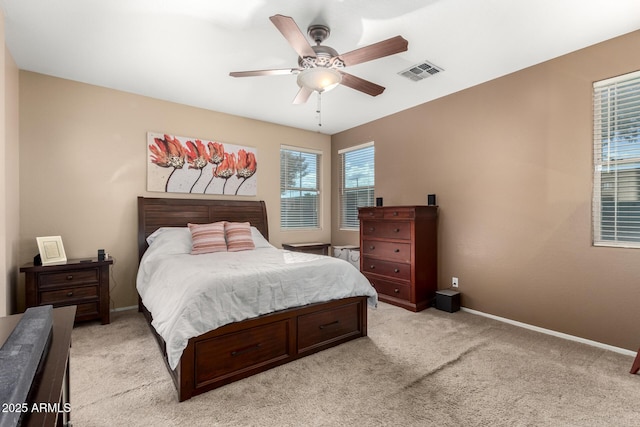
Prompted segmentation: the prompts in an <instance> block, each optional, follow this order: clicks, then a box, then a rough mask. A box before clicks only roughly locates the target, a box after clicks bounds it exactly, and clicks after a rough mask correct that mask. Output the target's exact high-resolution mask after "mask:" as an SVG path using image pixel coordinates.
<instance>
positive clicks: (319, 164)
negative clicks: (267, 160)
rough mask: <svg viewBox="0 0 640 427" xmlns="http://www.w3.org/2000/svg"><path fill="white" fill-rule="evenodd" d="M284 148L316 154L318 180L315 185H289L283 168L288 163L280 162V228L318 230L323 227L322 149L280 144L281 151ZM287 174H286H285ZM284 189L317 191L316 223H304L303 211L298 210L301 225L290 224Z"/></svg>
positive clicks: (285, 229)
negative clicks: (283, 175) (284, 180)
mask: <svg viewBox="0 0 640 427" xmlns="http://www.w3.org/2000/svg"><path fill="white" fill-rule="evenodd" d="M283 150H286V151H288V152H292V153H299V154H304V155H311V156H316V171H315V174H316V182H315V186H314V187H303V186H302V185H300V186H288V185H287V184H286V183H284V182H282V181H283V179H282V168H284V167H285V166H286V165H284V164H282V163H281V164H280V171H281V172H280V173H281V175H280V229H281V230H282V231H302V230H318V229H321V228H322V227H321V224H322V208H321V205H322V198H321V195H322V191H321V183H322V180H321V170H322V154H323V153H322V151H319V150H314V149H311V148H302V147H293V146H289V145H281V146H280V153H282V152H283ZM285 176H286V174H285ZM283 191H299V192H301V193H303V192H306V193H313V192H315V193H316V202H315V204H316V206H315V211H316V212H315V219H316V221H315V224H303V223H302V221H304V217H303V214H302V212H298V213H297V215H298V216H299V217H298V218H297V221H301V223H300V224H299V225H294V224H292V223H291V224H290V223H288V222H287V221H286V218H287V215H286V214H285V209H286V207H285V206H284V200H285V199H287V198H286V197H283ZM292 219H294V220H295V217H293V218H292Z"/></svg>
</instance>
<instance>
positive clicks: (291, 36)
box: [269, 15, 316, 58]
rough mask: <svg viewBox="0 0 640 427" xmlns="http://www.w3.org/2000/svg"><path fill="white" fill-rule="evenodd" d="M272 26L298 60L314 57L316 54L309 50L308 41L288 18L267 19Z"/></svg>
mask: <svg viewBox="0 0 640 427" xmlns="http://www.w3.org/2000/svg"><path fill="white" fill-rule="evenodd" d="M269 19H270V20H271V22H273V25H275V26H276V28H277V29H278V30H280V32H281V33H282V35H283V36H284V38H285V39H287V41H288V42H289V44H290V45H291V47H293V50H295V51H296V52H297V53H298V55H299V56H300V58H304V57H305V56H311V57H314V58H315V56H316V53H315V52H314V51H313V49H312V48H311V45H310V44H309V41H308V40H307V38H306V37H305V35H304V34H303V33H302V31H300V28H299V27H298V25H297V24H296V21H294V20H293V18H291V17H290V16H284V15H273V16H271V17H269Z"/></svg>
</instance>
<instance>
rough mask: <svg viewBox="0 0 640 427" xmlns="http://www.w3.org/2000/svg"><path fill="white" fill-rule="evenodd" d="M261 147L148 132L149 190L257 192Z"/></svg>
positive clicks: (209, 192)
mask: <svg viewBox="0 0 640 427" xmlns="http://www.w3.org/2000/svg"><path fill="white" fill-rule="evenodd" d="M257 151H258V150H257V149H255V148H253V147H243V146H239V145H234V144H228V143H222V142H219V141H208V140H204V139H199V138H190V137H184V136H175V135H168V134H162V133H155V132H148V133H147V190H148V191H160V192H165V193H191V194H225V195H239V196H255V195H256V194H257V191H258V177H257V171H258V160H257V158H258V155H257Z"/></svg>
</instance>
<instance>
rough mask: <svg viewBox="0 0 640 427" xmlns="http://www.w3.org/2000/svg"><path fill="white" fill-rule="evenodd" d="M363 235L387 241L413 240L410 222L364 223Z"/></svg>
mask: <svg viewBox="0 0 640 427" xmlns="http://www.w3.org/2000/svg"><path fill="white" fill-rule="evenodd" d="M361 231H362V234H363V236H368V237H379V238H385V239H403V240H409V239H411V223H410V222H408V221H384V222H382V221H363V224H362V230H361Z"/></svg>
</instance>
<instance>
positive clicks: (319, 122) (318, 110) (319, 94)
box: [316, 92, 322, 126]
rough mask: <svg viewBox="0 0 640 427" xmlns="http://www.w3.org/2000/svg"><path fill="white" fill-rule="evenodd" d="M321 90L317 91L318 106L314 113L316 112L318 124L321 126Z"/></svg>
mask: <svg viewBox="0 0 640 427" xmlns="http://www.w3.org/2000/svg"><path fill="white" fill-rule="evenodd" d="M321 107H322V92H318V107H317V108H316V113H318V126H322V113H321V109H322V108H321Z"/></svg>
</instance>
